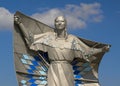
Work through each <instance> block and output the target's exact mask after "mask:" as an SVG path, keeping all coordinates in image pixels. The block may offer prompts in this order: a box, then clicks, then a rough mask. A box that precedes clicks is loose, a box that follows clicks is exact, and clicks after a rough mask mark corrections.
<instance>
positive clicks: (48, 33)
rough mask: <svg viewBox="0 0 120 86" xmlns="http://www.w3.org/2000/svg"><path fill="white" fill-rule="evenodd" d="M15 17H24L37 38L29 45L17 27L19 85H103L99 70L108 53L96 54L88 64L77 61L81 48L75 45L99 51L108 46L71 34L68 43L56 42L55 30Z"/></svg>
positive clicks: (16, 56) (15, 45)
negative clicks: (82, 44)
mask: <svg viewBox="0 0 120 86" xmlns="http://www.w3.org/2000/svg"><path fill="white" fill-rule="evenodd" d="M15 16H19V17H20V18H21V22H22V23H23V24H24V26H25V28H26V30H27V31H28V33H29V32H30V33H31V32H32V34H33V35H34V37H35V38H34V37H33V38H34V39H35V41H34V43H33V44H32V45H31V46H28V42H27V41H26V40H25V37H24V35H23V33H22V32H21V30H20V27H19V26H18V25H17V24H14V27H15V28H14V61H15V70H16V76H17V80H18V85H19V86H100V85H99V81H98V67H99V63H100V61H101V59H102V57H103V55H104V52H102V53H98V54H95V55H94V56H92V57H91V58H90V59H89V60H91V62H88V61H86V59H84V58H81V57H80V56H79V55H78V57H77V58H75V57H76V55H75V51H76V50H77V48H78V47H77V48H75V49H74V48H72V47H71V46H72V44H73V38H75V39H77V40H79V41H81V42H82V43H84V44H85V45H86V46H88V47H90V48H96V49H99V48H102V47H104V46H106V44H101V43H97V42H93V41H89V40H86V39H83V38H78V37H74V36H71V35H69V36H68V40H67V41H65V40H62V39H60V40H57V39H56V40H55V33H54V30H53V28H51V27H49V26H47V25H45V24H43V23H41V22H38V21H36V20H34V19H32V18H30V17H28V16H26V15H24V14H22V13H20V12H16V14H15ZM43 34H44V35H43ZM46 40H47V41H46ZM59 41H60V42H59ZM64 42H65V43H64ZM64 44H65V45H64ZM78 50H79V49H78Z"/></svg>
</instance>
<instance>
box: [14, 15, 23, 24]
mask: <svg viewBox="0 0 120 86" xmlns="http://www.w3.org/2000/svg"><path fill="white" fill-rule="evenodd" d="M14 22H15V23H16V24H20V23H21V18H20V17H19V16H14Z"/></svg>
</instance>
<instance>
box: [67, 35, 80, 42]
mask: <svg viewBox="0 0 120 86" xmlns="http://www.w3.org/2000/svg"><path fill="white" fill-rule="evenodd" d="M68 40H70V41H73V40H79V39H78V37H77V36H75V35H72V34H69V35H68Z"/></svg>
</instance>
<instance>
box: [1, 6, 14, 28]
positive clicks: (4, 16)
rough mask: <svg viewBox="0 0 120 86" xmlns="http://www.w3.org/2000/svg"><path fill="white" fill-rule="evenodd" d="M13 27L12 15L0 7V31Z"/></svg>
mask: <svg viewBox="0 0 120 86" xmlns="http://www.w3.org/2000/svg"><path fill="white" fill-rule="evenodd" d="M12 27H13V14H12V13H11V12H9V11H8V10H7V9H5V8H3V7H0V30H1V29H10V28H12Z"/></svg>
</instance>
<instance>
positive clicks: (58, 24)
mask: <svg viewBox="0 0 120 86" xmlns="http://www.w3.org/2000/svg"><path fill="white" fill-rule="evenodd" d="M66 25H67V21H66V19H65V18H64V17H63V16H58V17H56V18H55V28H56V29H58V30H63V29H66Z"/></svg>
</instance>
